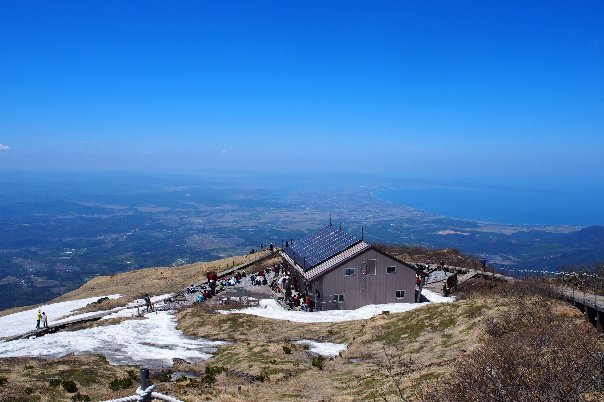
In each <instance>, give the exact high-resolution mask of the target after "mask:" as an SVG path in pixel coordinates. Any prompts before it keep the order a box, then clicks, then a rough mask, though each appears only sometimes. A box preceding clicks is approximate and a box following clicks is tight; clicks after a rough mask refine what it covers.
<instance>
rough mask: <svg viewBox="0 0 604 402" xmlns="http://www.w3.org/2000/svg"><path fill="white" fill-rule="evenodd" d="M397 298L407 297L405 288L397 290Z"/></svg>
mask: <svg viewBox="0 0 604 402" xmlns="http://www.w3.org/2000/svg"><path fill="white" fill-rule="evenodd" d="M396 298H397V299H404V298H405V291H404V290H397V291H396Z"/></svg>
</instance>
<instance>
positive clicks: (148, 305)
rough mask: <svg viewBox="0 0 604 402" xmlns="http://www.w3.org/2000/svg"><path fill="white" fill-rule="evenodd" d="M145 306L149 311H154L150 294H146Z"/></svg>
mask: <svg viewBox="0 0 604 402" xmlns="http://www.w3.org/2000/svg"><path fill="white" fill-rule="evenodd" d="M145 306H146V307H147V313H148V312H150V311H153V304H151V298H150V297H149V295H148V294H145Z"/></svg>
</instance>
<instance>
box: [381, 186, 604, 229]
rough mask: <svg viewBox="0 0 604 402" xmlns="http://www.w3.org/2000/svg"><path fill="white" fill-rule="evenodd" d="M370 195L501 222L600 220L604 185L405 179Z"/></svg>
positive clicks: (431, 210) (586, 223) (599, 222)
mask: <svg viewBox="0 0 604 402" xmlns="http://www.w3.org/2000/svg"><path fill="white" fill-rule="evenodd" d="M373 196H374V197H375V198H378V199H381V200H385V201H390V202H392V203H395V204H398V205H405V206H408V207H412V208H415V209H418V210H421V211H425V212H429V213H434V214H438V215H443V216H447V217H452V218H460V219H467V220H473V221H486V222H495V223H503V224H514V225H519V224H526V225H580V226H590V225H602V224H604V189H601V188H598V187H595V188H588V189H587V190H586V189H585V188H573V187H572V186H570V187H566V188H556V189H555V190H552V189H549V190H547V189H544V190H534V189H521V188H518V189H513V188H507V187H487V186H485V187H481V186H441V185H408V186H401V187H397V188H388V189H383V190H378V191H375V192H373Z"/></svg>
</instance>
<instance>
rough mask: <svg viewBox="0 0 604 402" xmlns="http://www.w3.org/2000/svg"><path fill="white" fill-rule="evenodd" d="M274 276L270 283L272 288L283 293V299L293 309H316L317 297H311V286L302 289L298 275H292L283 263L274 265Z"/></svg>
mask: <svg viewBox="0 0 604 402" xmlns="http://www.w3.org/2000/svg"><path fill="white" fill-rule="evenodd" d="M273 271H274V273H275V274H274V277H273V280H272V281H271V283H270V287H271V289H273V291H274V292H275V293H278V294H283V301H284V302H285V304H286V305H287V306H289V308H290V309H291V310H300V311H314V310H315V308H316V302H315V299H316V300H318V297H319V295H318V292H317V296H316V297H311V290H312V289H311V288H310V286H305V287H304V289H300V285H299V283H298V278H297V277H295V276H294V277H292V275H291V272H290V271H287V270H286V269H285V267H284V266H283V265H282V264H279V265H276V266H275V267H273Z"/></svg>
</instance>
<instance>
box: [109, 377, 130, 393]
mask: <svg viewBox="0 0 604 402" xmlns="http://www.w3.org/2000/svg"><path fill="white" fill-rule="evenodd" d="M130 387H132V379H130V377H124V378H114V379H113V380H111V382H110V383H109V388H111V390H112V391H117V390H118V389H127V388H130Z"/></svg>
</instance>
